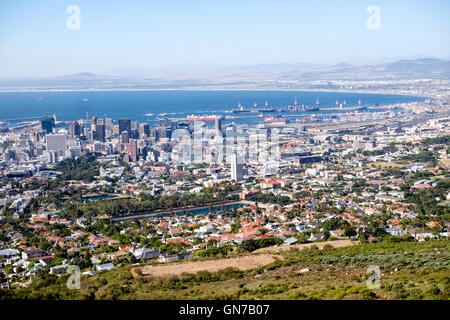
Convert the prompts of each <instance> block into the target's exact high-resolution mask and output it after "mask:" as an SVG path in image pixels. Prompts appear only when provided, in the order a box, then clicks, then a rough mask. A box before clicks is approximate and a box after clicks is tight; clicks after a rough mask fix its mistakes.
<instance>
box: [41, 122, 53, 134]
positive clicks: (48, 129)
mask: <svg viewBox="0 0 450 320" xmlns="http://www.w3.org/2000/svg"><path fill="white" fill-rule="evenodd" d="M41 125H42V131H45V133H52V132H53V128H54V127H55V120H54V119H53V118H45V119H42V120H41Z"/></svg>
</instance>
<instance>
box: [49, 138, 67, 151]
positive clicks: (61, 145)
mask: <svg viewBox="0 0 450 320" xmlns="http://www.w3.org/2000/svg"><path fill="white" fill-rule="evenodd" d="M66 149H67V139H66V135H65V134H52V133H50V134H47V150H48V151H55V152H56V153H57V154H64V153H65V152H66Z"/></svg>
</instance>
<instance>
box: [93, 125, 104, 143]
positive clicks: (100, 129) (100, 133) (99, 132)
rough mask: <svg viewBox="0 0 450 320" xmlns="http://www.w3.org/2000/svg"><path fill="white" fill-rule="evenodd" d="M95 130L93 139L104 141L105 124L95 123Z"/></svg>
mask: <svg viewBox="0 0 450 320" xmlns="http://www.w3.org/2000/svg"><path fill="white" fill-rule="evenodd" d="M95 132H96V135H95V140H98V141H102V142H105V125H104V124H97V126H96V130H95Z"/></svg>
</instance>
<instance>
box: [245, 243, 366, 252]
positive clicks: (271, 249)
mask: <svg viewBox="0 0 450 320" xmlns="http://www.w3.org/2000/svg"><path fill="white" fill-rule="evenodd" d="M358 243H359V241H352V240H337V241H325V242H315V243H304V244H296V245H291V246H280V247H268V248H262V249H258V250H256V251H254V252H253V253H277V252H280V251H286V250H290V249H292V248H296V249H298V250H302V249H306V248H310V247H311V246H316V247H318V248H319V249H322V248H323V247H324V246H326V245H330V246H333V247H334V248H339V247H349V246H354V245H356V244H358Z"/></svg>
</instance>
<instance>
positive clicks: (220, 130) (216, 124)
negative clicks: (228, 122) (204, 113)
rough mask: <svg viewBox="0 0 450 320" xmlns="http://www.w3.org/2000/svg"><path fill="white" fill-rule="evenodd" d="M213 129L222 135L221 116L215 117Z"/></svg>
mask: <svg viewBox="0 0 450 320" xmlns="http://www.w3.org/2000/svg"><path fill="white" fill-rule="evenodd" d="M215 128H216V130H218V131H219V132H221V133H222V117H221V116H217V117H216V120H215Z"/></svg>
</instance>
